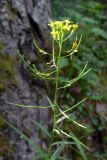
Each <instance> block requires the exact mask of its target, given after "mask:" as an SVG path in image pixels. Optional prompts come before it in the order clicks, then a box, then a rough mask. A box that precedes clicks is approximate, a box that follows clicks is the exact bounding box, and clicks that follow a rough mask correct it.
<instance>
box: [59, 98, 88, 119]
mask: <svg viewBox="0 0 107 160" xmlns="http://www.w3.org/2000/svg"><path fill="white" fill-rule="evenodd" d="M85 100H86V98H84V99H83V100H81V101H79V102H78V103H77V104H75V105H74V106H71V107H70V108H68V109H67V110H65V111H63V112H64V113H67V112H69V111H71V110H73V109H74V108H77V107H79V105H80V104H81V103H83V102H84V101H85ZM61 114H62V113H59V114H58V115H57V117H58V116H60V115H61Z"/></svg>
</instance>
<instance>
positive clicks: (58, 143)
mask: <svg viewBox="0 0 107 160" xmlns="http://www.w3.org/2000/svg"><path fill="white" fill-rule="evenodd" d="M61 144H66V145H72V144H75V143H74V142H69V141H66V140H64V141H58V142H54V143H53V144H52V145H53V146H54V145H61Z"/></svg>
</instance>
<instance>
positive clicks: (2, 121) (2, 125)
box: [0, 113, 7, 130]
mask: <svg viewBox="0 0 107 160" xmlns="http://www.w3.org/2000/svg"><path fill="white" fill-rule="evenodd" d="M6 127H7V124H6V123H5V116H4V115H3V113H0V130H2V129H4V128H6Z"/></svg>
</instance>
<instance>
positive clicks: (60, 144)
mask: <svg viewBox="0 0 107 160" xmlns="http://www.w3.org/2000/svg"><path fill="white" fill-rule="evenodd" d="M48 25H49V26H50V28H51V36H52V42H53V43H52V53H48V52H46V51H44V50H43V49H41V48H40V47H39V46H38V45H37V43H36V41H35V40H34V45H35V47H36V48H37V49H38V51H39V52H40V53H41V54H44V55H48V56H50V59H51V60H50V62H49V63H48V65H50V67H49V69H50V71H49V72H41V71H39V70H38V69H37V68H36V66H35V65H34V64H33V65H29V64H28V63H27V62H26V61H25V60H24V57H23V56H22V55H21V54H20V52H19V51H18V54H19V56H20V57H21V59H22V61H23V62H24V63H25V64H26V66H27V67H28V68H29V69H30V70H31V71H32V72H33V73H34V74H35V75H36V76H38V77H40V78H42V79H44V80H49V81H54V82H55V83H54V84H55V93H54V99H53V101H51V100H50V99H49V98H48V100H49V106H25V105H19V104H15V105H18V106H22V107H26V108H30V107H32V108H51V109H52V113H53V121H52V123H53V124H52V125H53V129H52V131H51V133H49V132H48V131H46V130H45V129H43V126H41V125H40V124H37V122H36V124H37V125H38V127H39V128H41V129H42V131H44V132H45V133H46V134H47V135H48V136H49V138H50V141H49V147H48V152H47V154H46V153H45V152H42V153H41V152H40V154H39V157H38V159H41V160H43V159H44V160H56V159H61V160H62V159H66V158H64V155H63V154H61V152H62V150H64V147H65V145H73V144H75V145H76V146H77V148H78V150H79V153H80V155H81V156H82V157H83V160H86V159H87V157H86V155H85V152H84V148H87V147H86V146H85V145H84V144H83V143H82V142H81V141H79V140H78V138H76V136H75V135H74V133H72V132H70V134H69V132H68V133H67V132H66V131H64V127H63V126H62V127H60V123H62V122H63V121H66V120H67V119H68V120H70V121H71V122H72V123H75V124H76V125H78V126H79V127H82V128H86V127H85V126H83V125H81V124H79V123H77V122H76V121H75V120H74V119H73V118H72V110H73V109H74V108H76V107H78V106H79V104H81V103H82V102H84V101H85V99H83V100H81V101H80V102H78V103H77V104H75V105H74V106H72V107H70V108H68V109H65V110H64V108H62V107H60V106H59V104H58V94H59V90H63V88H67V87H70V86H71V85H72V84H73V83H74V82H76V81H77V80H79V79H80V78H82V77H83V76H84V75H86V74H87V73H88V72H89V71H90V69H89V70H87V71H86V67H87V64H86V65H85V66H84V68H83V70H82V71H81V73H80V74H79V75H78V76H77V77H76V78H74V79H68V80H66V79H60V76H61V67H60V65H61V61H62V59H64V58H69V57H72V56H73V54H74V53H75V52H77V51H78V46H79V43H80V40H81V37H80V40H79V41H78V40H77V38H76V40H75V41H74V42H73V43H72V46H71V48H70V49H69V50H67V51H66V52H64V53H63V45H64V43H65V42H66V41H67V40H68V39H69V38H71V36H72V35H73V33H74V32H75V31H76V30H77V28H78V24H74V23H73V22H71V21H70V20H69V19H67V20H64V21H51V22H50V23H49V24H48ZM55 45H58V48H59V51H58V52H57V53H55V47H54V46H55ZM71 60H72V59H71ZM60 81H62V83H61V84H60ZM71 133H72V134H71ZM56 135H57V136H58V137H60V138H59V139H60V141H56ZM62 137H64V138H62ZM70 139H72V141H73V142H72V141H70ZM54 146H56V147H57V149H56V150H55V147H54ZM39 151H40V150H39ZM39 151H38V152H39ZM35 159H37V158H36V157H35Z"/></svg>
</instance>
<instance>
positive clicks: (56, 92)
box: [48, 40, 62, 160]
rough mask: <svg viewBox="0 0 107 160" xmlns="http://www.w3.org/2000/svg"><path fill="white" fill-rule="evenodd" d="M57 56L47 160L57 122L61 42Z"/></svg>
mask: <svg viewBox="0 0 107 160" xmlns="http://www.w3.org/2000/svg"><path fill="white" fill-rule="evenodd" d="M59 48H60V49H59V55H58V61H57V70H56V84H55V96H54V118H53V130H52V132H51V139H50V145H49V150H48V160H50V156H51V151H52V143H53V141H54V135H55V134H54V132H55V129H56V120H57V117H56V115H57V97H58V85H59V64H60V58H61V52H62V40H61V43H60V44H59Z"/></svg>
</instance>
